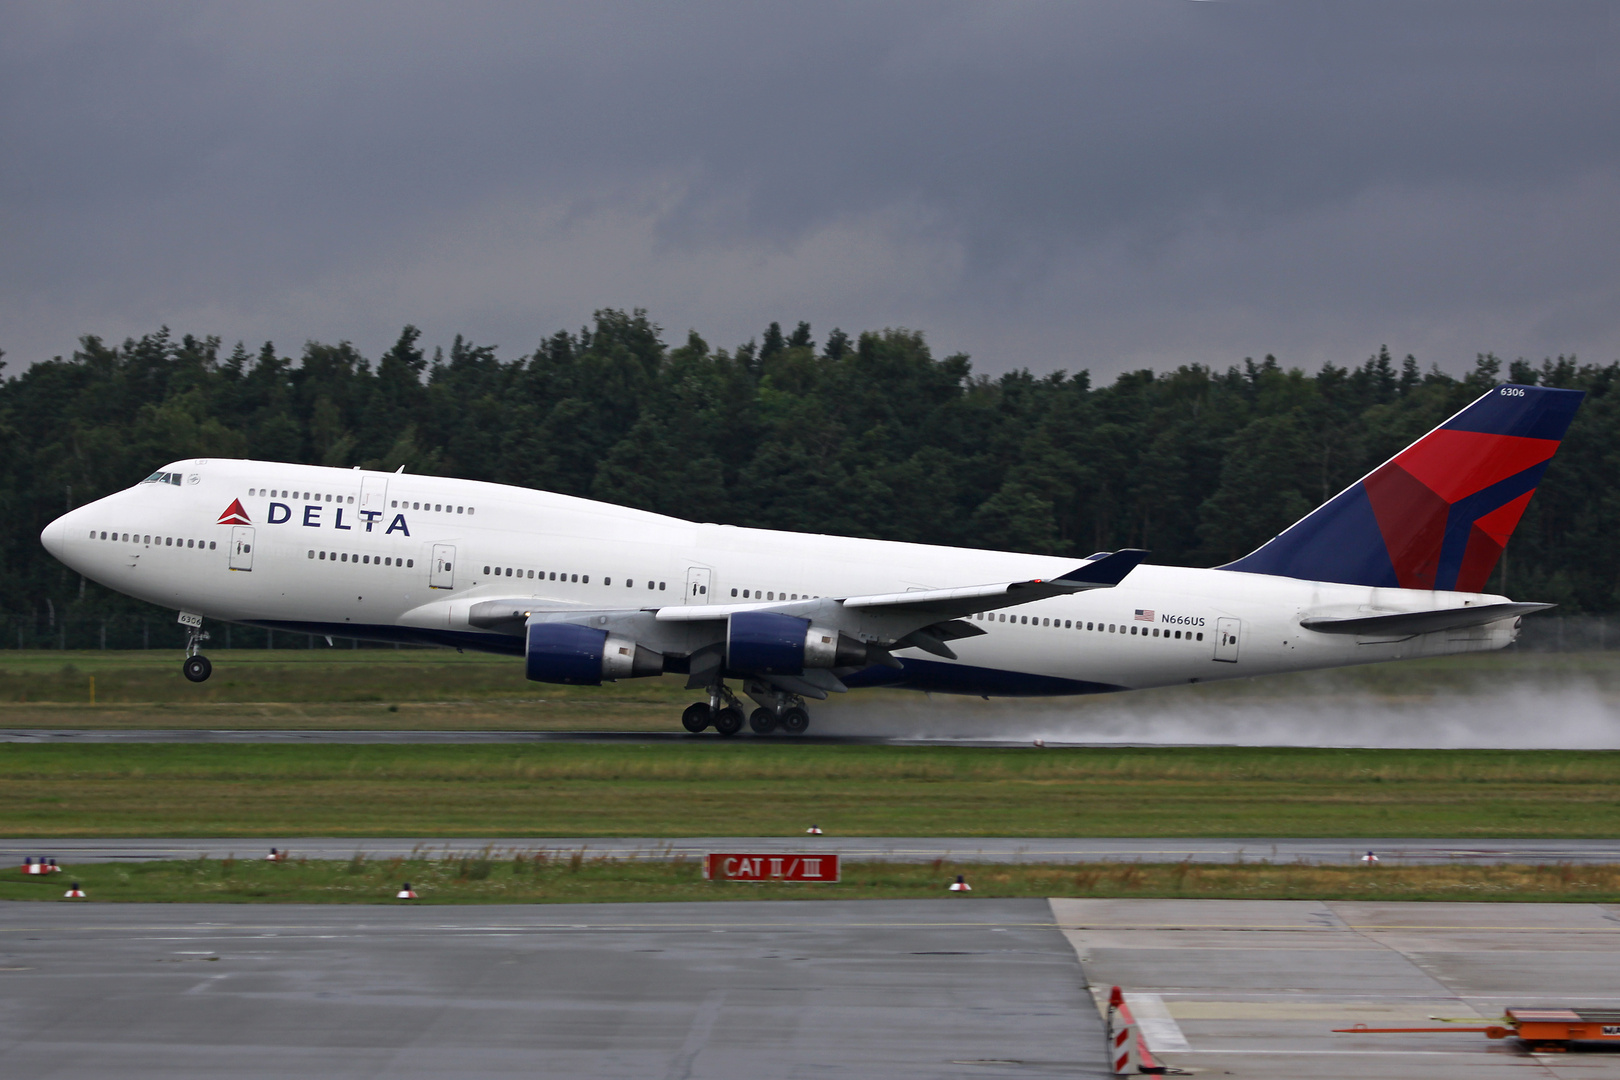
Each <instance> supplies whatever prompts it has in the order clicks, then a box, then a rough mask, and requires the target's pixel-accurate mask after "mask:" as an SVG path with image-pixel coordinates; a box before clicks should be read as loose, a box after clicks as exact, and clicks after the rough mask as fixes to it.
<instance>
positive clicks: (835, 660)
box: [726, 611, 873, 675]
mask: <svg viewBox="0 0 1620 1080" xmlns="http://www.w3.org/2000/svg"><path fill="white" fill-rule="evenodd" d="M872 662H873V661H872V659H871V658H870V650H869V649H868V647H867V644H866V642H864V641H860V640H858V639H856V638H852V637H850V636H849V635H848V634H844V633H840V632H839V631H837V630H829V629H827V628H826V627H821V626H812V625H811V624H810V620H809V619H800V618H797V617H795V616H792V615H781V614H778V613H776V612H773V611H738V612H734V613H733V614H732V616H731V618H730V619H729V620H727V626H726V666H727V667H728V668H730V669H732V670H733V671H750V672H758V673H759V674H762V675H801V674H803V673H804V669H805V668H839V667H851V668H854V667H865V666H866V665H867V664H869V663H872Z"/></svg>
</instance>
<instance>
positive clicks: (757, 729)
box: [748, 709, 776, 735]
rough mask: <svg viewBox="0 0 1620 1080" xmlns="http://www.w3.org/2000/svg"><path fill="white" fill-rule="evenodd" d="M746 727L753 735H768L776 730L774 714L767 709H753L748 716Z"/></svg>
mask: <svg viewBox="0 0 1620 1080" xmlns="http://www.w3.org/2000/svg"><path fill="white" fill-rule="evenodd" d="M748 726H749V727H750V728H753V730H754V734H755V735H769V734H770V733H771V732H773V731H775V730H776V714H775V713H773V712H771V710H769V709H755V710H754V711H753V712H751V713H749V714H748Z"/></svg>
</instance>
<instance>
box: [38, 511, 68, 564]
mask: <svg viewBox="0 0 1620 1080" xmlns="http://www.w3.org/2000/svg"><path fill="white" fill-rule="evenodd" d="M68 516H69V515H67V514H63V515H62V516H61V517H59V518H57V519H56V520H55V521H53V522H51V523H50V524H49V525H47V526H45V528H44V530H43V531H42V532H41V533H40V534H39V542H40V543H41V544H44V545H45V550H46V551H48V552H50V553H51V555H52V557H54V558H56V559H58V560H60V559H61V558H62V549H63V548H64V547H66V546H67V545H66V544H65V543H64V542H63V541H64V537H65V536H66V535H67V519H68Z"/></svg>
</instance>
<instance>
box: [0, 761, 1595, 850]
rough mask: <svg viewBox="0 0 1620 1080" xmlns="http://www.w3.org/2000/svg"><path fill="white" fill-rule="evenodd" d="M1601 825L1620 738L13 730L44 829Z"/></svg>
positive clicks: (1572, 832)
mask: <svg viewBox="0 0 1620 1080" xmlns="http://www.w3.org/2000/svg"><path fill="white" fill-rule="evenodd" d="M810 824H816V825H820V826H822V827H823V828H825V829H826V830H827V832H828V834H829V835H837V836H882V835H889V836H942V837H943V836H1070V837H1085V836H1138V837H1154V836H1157V837H1177V836H1187V837H1191V836H1227V837H1250V836H1254V837H1265V836H1292V837H1355V836H1379V837H1412V838H1421V837H1457V838H1468V837H1526V838H1535V837H1546V838H1553V837H1568V838H1575V837H1607V836H1614V835H1616V834H1617V833H1620V753H1616V752H1566V751H1536V752H1524V751H1456V750H1445V751H1412V750H1318V749H1287V750H1277V749H1245V748H1171V749H1130V748H1106V749H1046V750H1035V749H982V748H957V747H885V746H822V745H813V744H792V743H787V742H775V741H773V742H765V741H757V742H750V741H737V742H732V743H724V742H721V741H720V740H717V739H705V740H701V741H695V742H693V743H655V744H619V743H615V744H609V745H600V744H597V745H593V744H551V745H543V744H542V745H520V746H511V745H507V746H499V745H482V746H479V745H470V746H332V745H319V746H283V745H184V744H181V745H175V744H148V745H127V746H107V745H99V746H98V745H68V746H63V745H29V744H0V830H3V831H4V832H5V833H7V834H9V835H13V836H30V837H119V836H154V837H157V836H208V837H213V836H224V837H230V836H240V837H261V838H267V839H272V840H273V839H275V838H278V837H279V838H291V837H298V836H464V837H480V836H532V837H545V836H652V837H675V836H697V835H790V834H799V833H802V831H803V830H804V828H805V827H806V826H807V825H810Z"/></svg>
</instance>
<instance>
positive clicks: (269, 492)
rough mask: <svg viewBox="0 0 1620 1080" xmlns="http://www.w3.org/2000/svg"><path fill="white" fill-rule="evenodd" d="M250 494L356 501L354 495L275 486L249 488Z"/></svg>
mask: <svg viewBox="0 0 1620 1080" xmlns="http://www.w3.org/2000/svg"><path fill="white" fill-rule="evenodd" d="M248 495H249V496H250V497H252V496H254V495H262V496H264V497H266V498H270V499H298V500H299V501H301V502H340V503H341V502H348V503H352V502H354V496H353V495H350V496H348V497H347V498H345V497H344V496H342V495H335V496H334V495H322V494H321V493H320V492H318V491H317V492H315V493H314V494H310V493H309V492H307V491H304V492H297V491H294V492H291V493H289V492H286V491H277V490H276V489H275V488H248Z"/></svg>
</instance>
